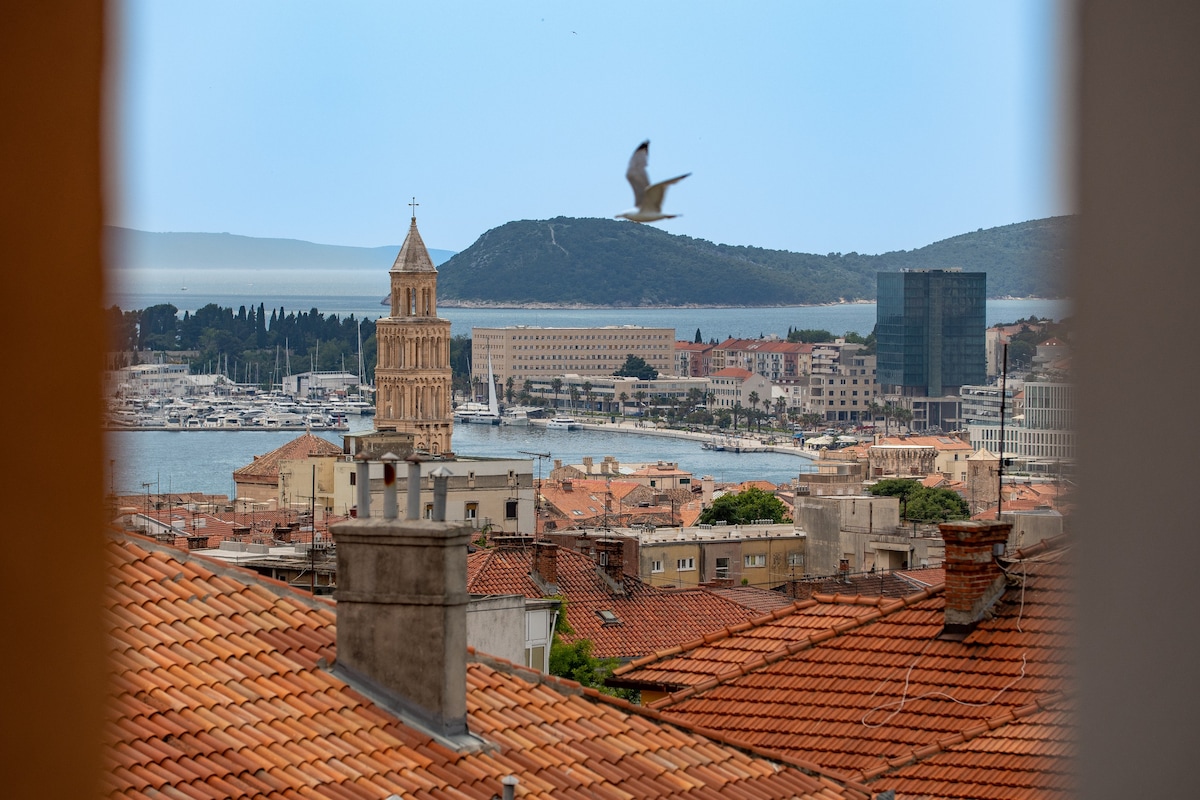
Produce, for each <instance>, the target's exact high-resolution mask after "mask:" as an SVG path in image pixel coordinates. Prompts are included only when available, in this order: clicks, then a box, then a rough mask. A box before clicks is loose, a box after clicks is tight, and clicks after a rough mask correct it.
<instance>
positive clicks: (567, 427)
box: [546, 414, 583, 431]
mask: <svg viewBox="0 0 1200 800" xmlns="http://www.w3.org/2000/svg"><path fill="white" fill-rule="evenodd" d="M546 427H547V428H553V429H556V430H563V431H577V430H579V429H580V428H581V427H583V426H582V425H581V424H580V423H579V420H577V419H575V418H574V417H568V416H564V415H562V414H560V415H558V416H556V417H554V418H552V419H550V420H547V422H546Z"/></svg>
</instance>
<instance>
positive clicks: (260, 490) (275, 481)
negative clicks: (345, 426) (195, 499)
mask: <svg viewBox="0 0 1200 800" xmlns="http://www.w3.org/2000/svg"><path fill="white" fill-rule="evenodd" d="M341 455H342V447H341V445H338V444H334V443H333V442H331V441H329V440H328V439H323V438H321V437H320V436H317V435H316V434H314V433H312V432H311V431H306V432H304V433H302V434H301V435H300V436H297V437H296V438H295V439H292V440H291V441H290V442H287V443H286V444H283V445H280V446H279V447H276V448H275V449H274V450H272V451H271V452H269V453H265V454H263V455H261V456H255V457H254V460H253V461H251V462H250V463H249V464H247V465H245V466H244V467H239V468H238V469H235V470H234V471H233V483H234V486H235V487H236V489H237V496H238V498H239V499H243V500H247V501H254V502H259V503H264V504H267V505H269V506H272V507H278V508H288V507H290V504H291V503H293V502H299V501H298V500H297V497H298V496H299V495H300V494H303V493H302V492H299V490H298V489H297V488H296V487H295V485H294V484H296V483H297V482H296V481H294V480H293V481H290V482H288V486H289V487H290V489H289V490H288V491H286V496H284V493H285V489H284V487H283V485H282V484H281V482H280V474H281V471H283V470H284V468H285V465H286V466H287V470H286V471H287V474H289V475H290V474H292V473H293V472H295V471H296V467H295V466H294V464H293V465H287V462H295V461H305V462H309V463H316V464H319V465H320V466H319V467H318V473H319V475H318V481H319V482H320V483H322V485H326V484H327V485H328V487H329V488H328V490H327V491H325V492H319V493H318V496H321V497H328V498H330V499H331V498H332V487H333V460H334V459H336V458H338V457H340V456H341ZM326 473H327V474H326ZM309 494H311V491H309ZM302 504H303V505H304V506H305V507H307V506H308V501H307V500H306V501H304V502H303V503H302ZM320 506H321V508H322V510H325V509H326V505H325V503H323V502H322V503H320ZM328 510H329V511H332V510H333V509H332V505H330V506H329V507H328Z"/></svg>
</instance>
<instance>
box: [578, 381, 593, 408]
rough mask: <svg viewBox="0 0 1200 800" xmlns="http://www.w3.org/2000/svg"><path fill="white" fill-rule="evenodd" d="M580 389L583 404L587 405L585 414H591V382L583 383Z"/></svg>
mask: <svg viewBox="0 0 1200 800" xmlns="http://www.w3.org/2000/svg"><path fill="white" fill-rule="evenodd" d="M580 388H581V389H583V402H584V403H585V404H586V405H587V412H588V413H589V414H590V413H591V412H592V382H591V381H584V382H583V383H582V384H581V385H580Z"/></svg>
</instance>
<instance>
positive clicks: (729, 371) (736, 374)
mask: <svg viewBox="0 0 1200 800" xmlns="http://www.w3.org/2000/svg"><path fill="white" fill-rule="evenodd" d="M753 374H754V373H753V372H751V371H750V370H748V369H742V368H741V367H726V368H725V369H719V370H717V371H716V372H714V373H712V374H710V375H709V377H710V378H741V379H742V380H745V379H746V378H749V377H750V376H751V375H753Z"/></svg>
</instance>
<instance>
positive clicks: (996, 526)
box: [938, 520, 1012, 639]
mask: <svg viewBox="0 0 1200 800" xmlns="http://www.w3.org/2000/svg"><path fill="white" fill-rule="evenodd" d="M938 528H939V529H940V530H941V532H942V540H943V541H944V542H945V543H946V558H945V565H944V566H945V570H946V612H945V622H944V627H943V629H942V636H943V638H953V639H961V638H963V637H965V636H966V635H967V634H969V633H970V632H971V631H972V630H973V629H974V628H975V625H976V624H978V623H979V621H980V620H982V619H984V618H986V617H988V616H990V613H991V608H992V605H993V604H994V603H995V602H996V601H997V600H998V599H999V598H1000V596H1001V595H1002V594H1004V588H1005V575H1004V571H1003V570H1001V569H1000V563H999V562H998V561H997V560H996V557H997V556H1001V555H1003V554H1004V548H1005V546H1006V545H1007V543H1008V535H1009V532H1010V531H1011V530H1012V523H1009V522H1000V521H980V520H964V521H960V522H943V523H942V524H941V525H939V526H938Z"/></svg>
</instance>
